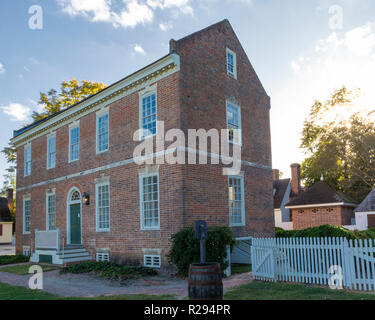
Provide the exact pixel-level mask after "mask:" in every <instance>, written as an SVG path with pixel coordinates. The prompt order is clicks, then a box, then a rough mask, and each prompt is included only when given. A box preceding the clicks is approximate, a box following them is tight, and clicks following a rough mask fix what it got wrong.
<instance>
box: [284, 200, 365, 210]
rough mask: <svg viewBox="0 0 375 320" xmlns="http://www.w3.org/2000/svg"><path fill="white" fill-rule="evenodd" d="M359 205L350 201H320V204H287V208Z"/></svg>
mask: <svg viewBox="0 0 375 320" xmlns="http://www.w3.org/2000/svg"><path fill="white" fill-rule="evenodd" d="M338 206H345V207H357V206H358V205H357V204H354V203H348V202H334V203H319V204H308V205H307V204H305V205H300V206H286V207H285V209H303V208H305V209H306V208H321V207H338Z"/></svg>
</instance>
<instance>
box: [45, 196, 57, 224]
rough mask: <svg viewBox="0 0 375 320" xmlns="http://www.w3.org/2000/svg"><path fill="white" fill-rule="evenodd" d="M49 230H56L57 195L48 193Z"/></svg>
mask: <svg viewBox="0 0 375 320" xmlns="http://www.w3.org/2000/svg"><path fill="white" fill-rule="evenodd" d="M47 223H48V225H47V230H50V231H52V230H56V195H55V194H52V193H51V194H47Z"/></svg>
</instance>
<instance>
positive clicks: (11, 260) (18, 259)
mask: <svg viewBox="0 0 375 320" xmlns="http://www.w3.org/2000/svg"><path fill="white" fill-rule="evenodd" d="M29 261H30V257H25V256H23V255H15V256H0V266H4V265H7V264H15V263H23V262H29Z"/></svg>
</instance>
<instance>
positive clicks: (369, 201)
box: [355, 189, 375, 212]
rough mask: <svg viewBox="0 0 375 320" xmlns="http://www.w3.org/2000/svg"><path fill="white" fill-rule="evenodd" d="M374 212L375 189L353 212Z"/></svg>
mask: <svg viewBox="0 0 375 320" xmlns="http://www.w3.org/2000/svg"><path fill="white" fill-rule="evenodd" d="M371 211H375V189H374V190H372V191H371V192H370V193H369V195H368V196H367V197H366V199H365V200H363V201H362V203H361V204H360V205H359V207H358V208H357V209H355V212H371Z"/></svg>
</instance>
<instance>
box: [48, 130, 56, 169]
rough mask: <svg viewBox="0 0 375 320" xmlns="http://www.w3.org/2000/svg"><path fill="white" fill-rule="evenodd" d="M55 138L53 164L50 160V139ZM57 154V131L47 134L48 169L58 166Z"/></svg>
mask: <svg viewBox="0 0 375 320" xmlns="http://www.w3.org/2000/svg"><path fill="white" fill-rule="evenodd" d="M52 139H55V162H54V163H53V164H51V162H50V159H51V158H50V140H52ZM56 154H57V149H56V133H51V134H50V135H48V136H47V170H50V169H54V168H56Z"/></svg>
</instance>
